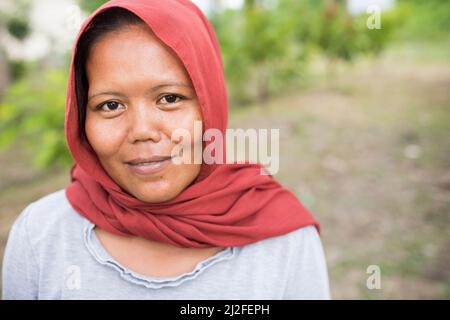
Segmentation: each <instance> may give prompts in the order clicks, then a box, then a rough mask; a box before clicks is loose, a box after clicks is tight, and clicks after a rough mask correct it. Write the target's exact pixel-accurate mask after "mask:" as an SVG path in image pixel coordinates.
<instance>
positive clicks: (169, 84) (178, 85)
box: [149, 82, 192, 92]
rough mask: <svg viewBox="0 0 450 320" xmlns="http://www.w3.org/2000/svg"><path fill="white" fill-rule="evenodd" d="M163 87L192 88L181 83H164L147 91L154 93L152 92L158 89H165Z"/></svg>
mask: <svg viewBox="0 0 450 320" xmlns="http://www.w3.org/2000/svg"><path fill="white" fill-rule="evenodd" d="M165 87H188V88H192V85H190V84H187V83H182V82H173V83H164V84H160V85H157V86H155V87H153V88H151V89H150V90H149V91H150V92H154V91H157V90H160V89H162V88H165Z"/></svg>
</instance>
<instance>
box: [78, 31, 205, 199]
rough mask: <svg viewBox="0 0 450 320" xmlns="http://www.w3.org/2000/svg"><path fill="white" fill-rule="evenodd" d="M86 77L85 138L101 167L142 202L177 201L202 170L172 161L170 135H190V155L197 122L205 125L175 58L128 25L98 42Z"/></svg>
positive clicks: (145, 33)
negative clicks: (187, 133)
mask: <svg viewBox="0 0 450 320" xmlns="http://www.w3.org/2000/svg"><path fill="white" fill-rule="evenodd" d="M86 72H87V77H88V82H89V92H88V103H87V110H86V125H85V128H86V135H87V138H88V140H89V143H90V144H91V146H92V148H93V149H94V150H95V152H96V153H97V155H98V157H99V159H100V162H101V164H102V166H103V168H104V169H105V170H106V171H107V173H108V174H109V175H110V177H111V178H112V179H113V180H114V181H116V183H117V184H119V185H120V186H121V187H122V188H123V189H124V190H126V191H127V192H128V193H130V194H132V195H134V196H135V197H136V198H138V199H140V200H142V201H147V202H161V201H166V200H170V199H172V198H174V197H175V196H176V195H177V194H179V193H180V192H181V191H182V190H183V189H184V188H186V187H187V186H188V185H189V184H190V183H191V182H192V181H193V180H194V179H195V178H196V177H197V175H198V174H199V172H200V166H201V165H200V164H195V163H192V164H174V163H172V162H171V160H170V156H171V152H172V148H173V147H174V146H175V143H176V141H172V139H171V135H172V132H174V130H176V129H178V128H182V129H185V130H187V131H188V132H190V133H191V137H193V138H192V141H191V147H192V150H193V147H194V143H196V141H194V133H193V131H194V121H196V120H197V121H201V120H202V116H201V110H200V106H199V103H198V101H197V96H196V93H195V90H194V88H193V86H192V83H191V80H190V78H189V75H188V74H187V72H186V70H185V68H184V66H183V65H182V63H181V62H180V60H179V59H178V57H177V56H176V55H175V54H174V53H173V52H172V51H171V50H170V49H168V48H167V47H166V46H165V45H163V44H162V43H161V42H160V41H159V40H158V39H157V38H156V37H155V36H154V34H153V33H152V32H151V30H150V29H149V28H148V27H147V26H146V25H138V26H130V27H125V28H124V29H121V30H120V31H116V32H110V33H107V34H105V35H104V36H102V37H101V38H100V39H99V40H98V41H97V42H95V44H94V45H93V46H92V48H91V51H90V54H89V57H88V60H87V62H86ZM200 145H201V144H200ZM192 150H191V154H193V153H194V152H193V151H192ZM142 161H145V162H146V163H145V162H144V163H142Z"/></svg>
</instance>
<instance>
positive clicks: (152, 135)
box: [127, 103, 161, 143]
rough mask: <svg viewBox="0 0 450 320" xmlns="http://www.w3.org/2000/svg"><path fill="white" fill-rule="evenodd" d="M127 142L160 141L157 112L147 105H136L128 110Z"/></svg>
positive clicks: (159, 124) (159, 125) (159, 119)
mask: <svg viewBox="0 0 450 320" xmlns="http://www.w3.org/2000/svg"><path fill="white" fill-rule="evenodd" d="M127 120H128V121H129V123H128V126H129V141H130V143H136V142H139V141H147V140H151V141H153V142H159V141H160V140H161V132H160V130H161V118H160V115H159V113H158V111H157V110H155V108H153V106H151V105H148V103H137V104H135V105H133V106H131V108H129V116H128V117H127Z"/></svg>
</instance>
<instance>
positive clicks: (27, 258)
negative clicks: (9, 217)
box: [2, 204, 39, 300]
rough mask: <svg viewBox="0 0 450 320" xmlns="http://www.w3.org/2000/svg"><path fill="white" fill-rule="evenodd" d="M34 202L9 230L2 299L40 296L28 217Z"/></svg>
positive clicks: (4, 262)
mask: <svg viewBox="0 0 450 320" xmlns="http://www.w3.org/2000/svg"><path fill="white" fill-rule="evenodd" d="M32 205H33V204H30V205H28V206H27V207H26V208H25V209H24V210H23V211H22V212H21V213H20V215H19V216H18V218H17V219H16V221H15V222H14V223H13V226H12V228H11V230H10V232H9V236H8V241H7V244H6V248H5V254H4V257H3V271H2V299H4V300H25V299H26V300H31V299H37V298H38V294H37V292H38V275H39V270H38V265H37V263H36V257H35V256H34V252H33V248H32V247H31V243H30V239H29V234H28V229H27V217H28V215H29V213H30V211H31V208H32Z"/></svg>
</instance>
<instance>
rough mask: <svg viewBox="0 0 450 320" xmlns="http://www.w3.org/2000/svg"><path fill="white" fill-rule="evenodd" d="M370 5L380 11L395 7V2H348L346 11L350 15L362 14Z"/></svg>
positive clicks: (393, 0) (387, 0) (355, 0)
mask: <svg viewBox="0 0 450 320" xmlns="http://www.w3.org/2000/svg"><path fill="white" fill-rule="evenodd" d="M372 5H376V6H378V7H379V8H380V9H381V10H382V11H383V10H389V9H391V8H393V7H394V6H395V0H348V3H347V9H348V11H349V12H350V14H352V15H357V14H364V13H366V10H367V8H369V7H370V6H372Z"/></svg>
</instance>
